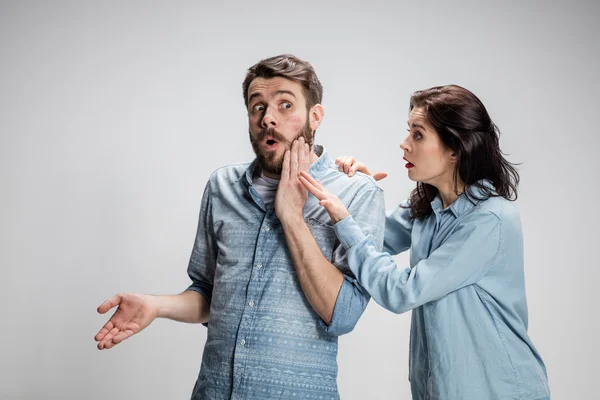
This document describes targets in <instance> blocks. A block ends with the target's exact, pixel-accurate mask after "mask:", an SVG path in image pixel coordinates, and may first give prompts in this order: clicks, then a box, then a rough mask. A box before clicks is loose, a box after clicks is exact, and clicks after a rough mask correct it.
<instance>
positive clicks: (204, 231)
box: [187, 181, 217, 304]
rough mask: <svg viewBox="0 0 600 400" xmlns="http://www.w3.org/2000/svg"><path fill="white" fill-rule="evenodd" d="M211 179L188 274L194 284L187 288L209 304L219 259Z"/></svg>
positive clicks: (202, 204)
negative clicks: (214, 227) (214, 225)
mask: <svg viewBox="0 0 600 400" xmlns="http://www.w3.org/2000/svg"><path fill="white" fill-rule="evenodd" d="M211 196H212V195H211V190H210V181H209V182H208V183H207V185H206V187H205V189H204V194H203V196H202V202H201V206H200V216H199V217H198V229H197V231H196V239H195V240H194V247H193V249H192V255H191V256H190V262H189V264H188V269H187V272H188V276H189V277H190V279H191V280H192V284H191V285H190V286H189V287H188V288H187V290H193V291H196V292H198V293H200V294H201V295H202V296H204V297H205V298H206V301H208V304H210V302H211V299H212V290H213V281H214V276H215V266H216V260H217V246H216V239H215V235H214V229H213V218H212V217H213V215H212V202H211Z"/></svg>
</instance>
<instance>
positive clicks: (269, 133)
mask: <svg viewBox="0 0 600 400" xmlns="http://www.w3.org/2000/svg"><path fill="white" fill-rule="evenodd" d="M267 136H271V137H272V138H273V139H275V140H276V141H278V142H283V143H287V144H290V143H289V142H288V140H287V139H286V138H285V136H283V135H282V134H281V133H279V132H277V131H276V130H275V128H272V127H269V128H265V129H263V130H261V131H260V132H259V133H258V135H257V136H256V139H255V140H253V142H255V143H260V142H262V141H263V139H264V138H265V137H267Z"/></svg>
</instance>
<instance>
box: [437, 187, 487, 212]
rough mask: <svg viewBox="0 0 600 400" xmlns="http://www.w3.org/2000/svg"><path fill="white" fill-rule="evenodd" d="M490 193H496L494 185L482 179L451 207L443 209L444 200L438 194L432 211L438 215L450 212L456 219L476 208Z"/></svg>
mask: <svg viewBox="0 0 600 400" xmlns="http://www.w3.org/2000/svg"><path fill="white" fill-rule="evenodd" d="M489 192H491V193H495V189H494V185H493V184H492V183H491V182H490V181H489V180H487V179H481V180H479V181H477V182H476V183H475V184H473V185H471V186H469V188H468V189H467V190H466V191H465V192H464V193H463V194H461V195H460V196H458V198H457V199H456V201H455V202H454V203H452V204H450V206H449V207H446V208H443V203H442V199H441V198H440V195H439V194H438V195H437V196H435V198H434V199H433V200H432V201H431V209H432V210H433V212H434V213H435V214H436V215H438V214H440V213H442V212H445V211H447V210H450V211H451V212H452V213H453V214H454V216H455V217H458V216H459V215H461V214H464V213H465V212H467V211H469V210H470V209H471V208H473V207H475V206H476V205H477V204H478V203H479V202H480V201H482V200H484V199H486V198H487V197H489Z"/></svg>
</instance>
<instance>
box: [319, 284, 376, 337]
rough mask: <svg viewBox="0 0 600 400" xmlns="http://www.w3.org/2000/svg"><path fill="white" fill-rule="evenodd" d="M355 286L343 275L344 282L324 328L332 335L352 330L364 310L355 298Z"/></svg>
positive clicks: (362, 305) (339, 334) (363, 306)
mask: <svg viewBox="0 0 600 400" xmlns="http://www.w3.org/2000/svg"><path fill="white" fill-rule="evenodd" d="M355 290H356V289H355V287H354V285H353V284H352V283H351V282H350V280H349V278H348V277H347V276H344V282H343V283H342V287H341V288H340V292H339V293H338V297H337V300H336V302H335V306H334V308H333V314H332V315H331V322H330V323H329V326H327V325H325V326H326V327H325V330H326V331H327V332H329V333H330V334H332V335H335V336H341V335H345V334H346V333H350V332H352V330H353V329H354V327H355V326H356V323H357V322H358V319H359V318H360V316H361V315H362V312H363V311H364V308H365V305H364V304H358V303H357V302H356V301H355V300H356V299H355V297H356V296H355V294H354V291H355ZM367 301H368V300H367Z"/></svg>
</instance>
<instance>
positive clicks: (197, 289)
mask: <svg viewBox="0 0 600 400" xmlns="http://www.w3.org/2000/svg"><path fill="white" fill-rule="evenodd" d="M188 290H191V291H194V292H197V293H200V294H201V295H202V296H204V298H205V299H206V301H207V302H208V306H209V307H210V300H211V298H210V295H209V293H208V292H207V290H206V289H204V288H203V287H202V286H200V285H198V284H196V283H192V284H191V285H190V286H189V287H188V288H187V289H185V291H186V292H187V291H188ZM201 324H202V325H203V326H205V327H207V328H208V322H201Z"/></svg>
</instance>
